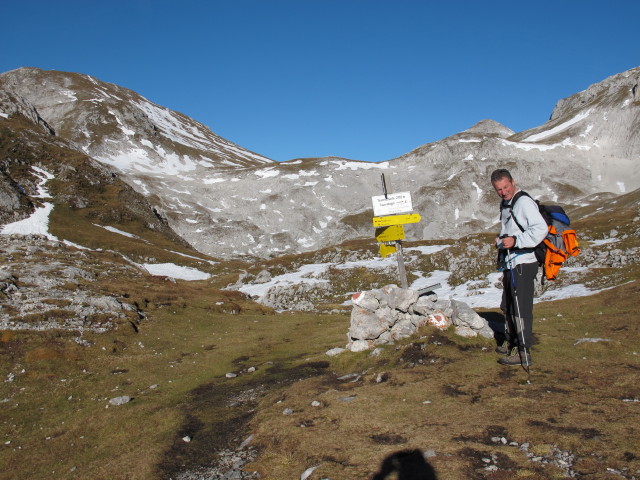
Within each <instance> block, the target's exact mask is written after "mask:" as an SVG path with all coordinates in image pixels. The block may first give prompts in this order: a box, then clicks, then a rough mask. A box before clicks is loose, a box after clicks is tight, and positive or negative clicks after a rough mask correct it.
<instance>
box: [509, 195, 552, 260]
mask: <svg viewBox="0 0 640 480" xmlns="http://www.w3.org/2000/svg"><path fill="white" fill-rule="evenodd" d="M516 193H518V192H516ZM513 197H514V198H515V194H514V196H513ZM512 202H513V198H512V199H511V200H510V201H509V202H506V204H505V202H504V201H503V202H501V204H500V209H501V214H500V218H501V222H502V226H501V228H500V236H503V235H509V236H512V237H515V239H516V243H515V247H514V248H513V249H512V250H511V251H510V253H511V256H510V258H508V259H506V262H507V264H508V263H509V261H511V266H515V265H519V264H521V263H533V262H536V261H537V260H536V256H535V254H534V253H533V249H534V248H535V247H536V245H538V244H539V243H540V242H542V240H544V238H545V237H546V236H547V232H548V226H547V222H545V221H544V218H542V215H540V211H539V210H538V204H537V203H536V202H535V201H534V200H533V199H532V198H531V197H528V196H527V195H522V196H520V197H519V198H518V199H517V201H516V203H515V204H514V205H513V211H511V209H510V208H509V206H510V205H511V203H512ZM513 217H515V218H516V219H517V220H518V223H519V224H520V225H521V226H522V228H523V229H524V231H522V230H520V227H518V224H517V223H516V221H515V220H514V218H513ZM520 249H524V250H520Z"/></svg>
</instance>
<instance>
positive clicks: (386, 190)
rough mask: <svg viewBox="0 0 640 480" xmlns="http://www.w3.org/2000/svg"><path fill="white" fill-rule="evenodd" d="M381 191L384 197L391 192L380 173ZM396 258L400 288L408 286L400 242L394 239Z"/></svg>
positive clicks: (388, 182) (389, 184)
mask: <svg viewBox="0 0 640 480" xmlns="http://www.w3.org/2000/svg"><path fill="white" fill-rule="evenodd" d="M382 192H383V193H384V196H385V197H386V196H387V195H388V194H390V193H393V192H392V191H391V182H390V181H389V180H388V178H387V174H386V173H383V174H382ZM396 258H397V259H398V275H399V277H400V286H401V287H402V288H405V289H406V288H409V282H408V281H407V270H406V269H405V268H404V256H403V255H402V242H401V241H400V240H396Z"/></svg>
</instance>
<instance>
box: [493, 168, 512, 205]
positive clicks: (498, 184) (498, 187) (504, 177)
mask: <svg viewBox="0 0 640 480" xmlns="http://www.w3.org/2000/svg"><path fill="white" fill-rule="evenodd" d="M491 184H492V185H493V188H494V189H495V191H496V193H497V194H498V196H499V197H500V198H501V199H502V200H506V201H507V202H508V201H509V200H511V199H512V198H513V195H514V194H515V193H516V182H514V181H513V177H512V176H511V173H509V170H506V169H504V168H499V169H497V170H494V171H493V173H492V174H491Z"/></svg>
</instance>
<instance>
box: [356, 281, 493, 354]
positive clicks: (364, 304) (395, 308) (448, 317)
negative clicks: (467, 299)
mask: <svg viewBox="0 0 640 480" xmlns="http://www.w3.org/2000/svg"><path fill="white" fill-rule="evenodd" d="M352 303H353V310H352V311H351V325H350V328H349V332H348V333H347V337H348V340H349V343H348V344H347V349H349V350H351V351H352V352H359V351H365V350H369V349H371V348H373V347H374V346H377V345H384V344H389V343H394V342H395V341H397V340H401V339H403V338H407V337H410V336H412V335H414V334H415V333H416V332H417V330H418V329H419V328H420V327H423V326H425V325H433V326H434V327H436V328H439V329H447V328H449V327H450V326H452V325H453V326H454V327H455V333H456V334H457V335H460V336H463V337H476V336H478V335H480V336H482V337H485V338H493V337H494V331H493V330H492V329H491V327H490V326H489V324H488V323H487V321H486V320H485V319H484V318H482V317H481V316H480V315H478V314H477V313H476V312H475V311H474V310H473V309H472V308H471V307H469V306H468V305H467V304H466V303H464V302H461V301H458V300H453V299H451V300H440V299H438V295H437V294H436V293H434V292H427V293H426V294H424V295H420V293H419V292H418V291H417V290H412V289H405V288H399V287H398V286H396V285H387V286H385V287H382V288H380V289H376V290H368V291H364V292H358V293H355V294H354V295H353V296H352Z"/></svg>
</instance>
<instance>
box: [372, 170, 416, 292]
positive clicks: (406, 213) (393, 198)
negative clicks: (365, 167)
mask: <svg viewBox="0 0 640 480" xmlns="http://www.w3.org/2000/svg"><path fill="white" fill-rule="evenodd" d="M382 192H383V195H376V196H374V197H371V203H373V214H374V217H373V226H374V227H377V228H376V234H375V236H376V240H377V241H378V242H380V256H381V257H382V258H385V257H388V256H389V255H391V254H392V253H395V254H396V257H397V259H398V274H399V275H400V285H401V286H402V288H409V282H408V281H407V271H406V269H405V267H404V257H403V255H402V242H401V240H404V238H405V234H404V227H403V225H405V224H407V223H418V222H419V221H420V219H421V217H420V215H419V214H417V213H410V212H411V210H413V203H412V202H411V194H410V193H409V192H400V193H391V184H390V183H389V181H388V179H387V176H386V174H384V173H383V174H382Z"/></svg>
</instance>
